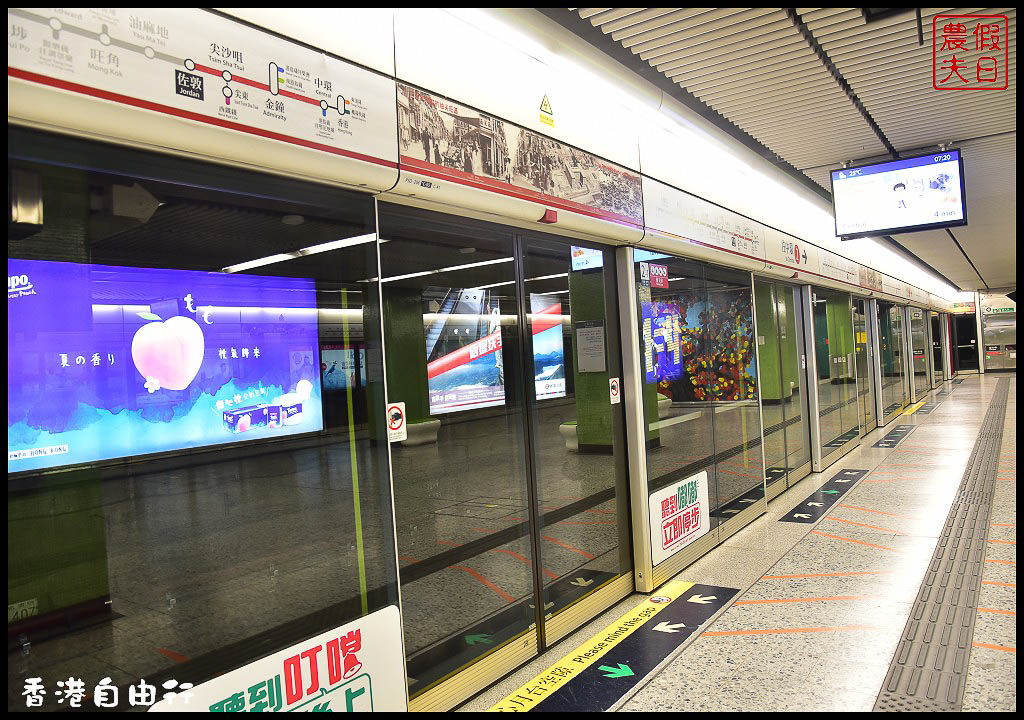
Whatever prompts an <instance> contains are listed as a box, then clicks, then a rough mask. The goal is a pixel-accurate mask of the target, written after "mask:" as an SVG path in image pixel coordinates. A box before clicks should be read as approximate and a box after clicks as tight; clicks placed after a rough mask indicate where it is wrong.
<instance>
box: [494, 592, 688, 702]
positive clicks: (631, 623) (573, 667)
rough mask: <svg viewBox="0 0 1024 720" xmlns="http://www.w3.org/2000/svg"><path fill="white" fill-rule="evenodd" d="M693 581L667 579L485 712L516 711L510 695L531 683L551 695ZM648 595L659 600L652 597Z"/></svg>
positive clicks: (663, 606)
mask: <svg viewBox="0 0 1024 720" xmlns="http://www.w3.org/2000/svg"><path fill="white" fill-rule="evenodd" d="M694 584H695V583H692V582H683V581H681V580H676V581H674V582H670V583H668V584H667V585H665V586H664V587H662V588H660V589H659V590H658V591H657V592H656V593H654V594H652V595H651V596H650V597H648V598H647V600H644V601H643V602H642V603H640V604H639V605H637V606H636V607H635V608H633V609H632V610H630V611H629V612H627V613H626V614H625V615H623V616H622V617H620V618H619V619H618V620H616V621H615V622H613V623H612V624H611V625H609V626H608V627H606V628H605V629H604V630H603V631H601V632H600V633H598V634H597V635H595V636H594V637H592V638H590V639H589V640H587V642H585V643H583V644H582V645H580V646H579V647H577V648H576V649H575V650H573V651H572V652H571V653H569V654H568V655H566V656H565V657H563V658H562V659H561V660H559V661H558V662H556V663H555V664H553V665H552V666H551V667H549V668H547V669H546V670H545V671H544V672H542V673H540V674H538V675H537V676H536V677H534V678H533V679H531V680H530V681H529V682H527V683H524V684H523V685H522V686H520V687H518V688H516V689H515V690H513V691H512V692H510V693H509V694H508V695H506V696H505V697H504V698H502V699H501V700H500V701H499V702H498V703H496V704H495V705H493V706H492V707H491V708H490V709H488V711H487V712H516V711H517V710H518V709H520V708H521V704H516V703H514V702H512V701H513V699H514V698H516V697H517V696H519V695H521V694H522V693H525V692H526V688H528V687H530V686H536V685H542V686H543V687H545V688H547V693H546V695H550V694H551V693H552V692H554V691H555V690H556V689H557V688H558V687H559V686H561V685H564V684H566V683H567V682H569V681H570V680H572V679H573V678H574V677H576V676H577V675H579V674H580V673H581V672H583V671H584V670H585V669H586V668H588V667H590V666H591V665H593V664H594V663H595V662H597V661H598V660H600V659H601V657H603V656H604V655H605V654H607V653H608V651H609V650H611V649H612V648H614V647H615V646H616V645H618V644H619V643H620V642H622V641H623V640H625V639H626V638H627V637H629V636H630V635H632V634H633V633H634V632H635V631H636V630H637V629H639V628H641V627H643V625H644V623H646V622H647V621H648V620H650V619H651V618H652V617H655V616H656V615H657V614H658V613H659V612H661V611H662V610H664V609H665V608H666V607H668V605H669V603H670V602H671V601H672V600H675V599H676V598H678V597H679V596H680V595H682V594H683V593H685V592H686V591H687V590H689V589H690V588H692V587H693V586H694ZM651 598H657V599H658V600H657V601H654V600H652V599H651ZM665 598H669V600H667V601H666V599H665ZM531 699H532V698H531Z"/></svg>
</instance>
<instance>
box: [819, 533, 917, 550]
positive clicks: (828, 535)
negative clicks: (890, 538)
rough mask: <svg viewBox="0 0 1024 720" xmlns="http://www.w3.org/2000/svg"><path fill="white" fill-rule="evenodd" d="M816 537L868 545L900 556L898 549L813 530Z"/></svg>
mask: <svg viewBox="0 0 1024 720" xmlns="http://www.w3.org/2000/svg"><path fill="white" fill-rule="evenodd" d="M811 532H812V533H814V534H815V535H822V536H824V537H830V538H835V539H836V540H845V541H846V542H852V543H856V544H858V545H866V546H867V547H873V548H878V549H879V550H888V551H889V552H894V553H897V554H899V550H897V549H896V548H891V547H886V546H885V545H875V544H874V543H868V542H863V541H861V540H854V539H853V538H848V537H843V536H842V535H830V534H829V533H823V532H821V531H820V530H811Z"/></svg>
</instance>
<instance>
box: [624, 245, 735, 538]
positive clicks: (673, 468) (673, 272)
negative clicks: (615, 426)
mask: <svg viewBox="0 0 1024 720" xmlns="http://www.w3.org/2000/svg"><path fill="white" fill-rule="evenodd" d="M652 266H653V268H652ZM652 278H654V279H653V280H652ZM634 279H635V282H636V291H637V302H638V304H639V308H638V309H637V310H638V312H637V315H638V317H639V318H640V325H641V326H640V337H639V338H638V341H639V344H640V359H641V362H642V364H643V372H644V397H643V403H644V416H645V419H646V424H647V438H646V439H647V475H648V487H649V489H650V491H651V492H652V493H654V492H657V491H660V490H662V489H663V488H668V487H669V486H671V485H672V484H673V483H675V482H678V481H683V480H686V479H687V478H691V477H694V476H697V477H699V478H705V477H706V479H707V490H708V497H709V499H710V502H711V505H712V507H716V506H717V498H718V492H717V480H716V474H715V446H714V433H713V429H712V413H713V410H712V407H711V397H710V396H709V394H708V392H707V388H708V385H709V380H710V378H711V376H712V375H713V371H712V369H711V351H710V344H709V339H708V333H707V330H706V323H707V318H708V312H709V308H708V301H707V291H706V287H705V282H704V266H703V265H702V264H701V263H697V262H693V261H690V260H683V259H681V258H674V257H669V256H659V257H656V258H653V259H652V260H651V261H650V262H648V261H640V260H638V261H637V262H635V263H634ZM702 473H703V474H702ZM717 522H718V518H717V517H716V516H714V515H711V516H710V519H709V523H711V524H712V525H713V524H717Z"/></svg>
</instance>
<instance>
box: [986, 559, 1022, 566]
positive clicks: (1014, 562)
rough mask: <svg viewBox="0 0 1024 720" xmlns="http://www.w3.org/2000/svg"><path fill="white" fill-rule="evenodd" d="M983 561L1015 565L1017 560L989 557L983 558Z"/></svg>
mask: <svg viewBox="0 0 1024 720" xmlns="http://www.w3.org/2000/svg"><path fill="white" fill-rule="evenodd" d="M985 562H990V563H998V564H1000V565H1016V564H1017V562H1016V561H1014V560H994V559H990V558H985Z"/></svg>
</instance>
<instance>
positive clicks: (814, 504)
mask: <svg viewBox="0 0 1024 720" xmlns="http://www.w3.org/2000/svg"><path fill="white" fill-rule="evenodd" d="M807 504H808V505H810V506H811V507H823V506H824V505H825V503H807Z"/></svg>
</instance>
